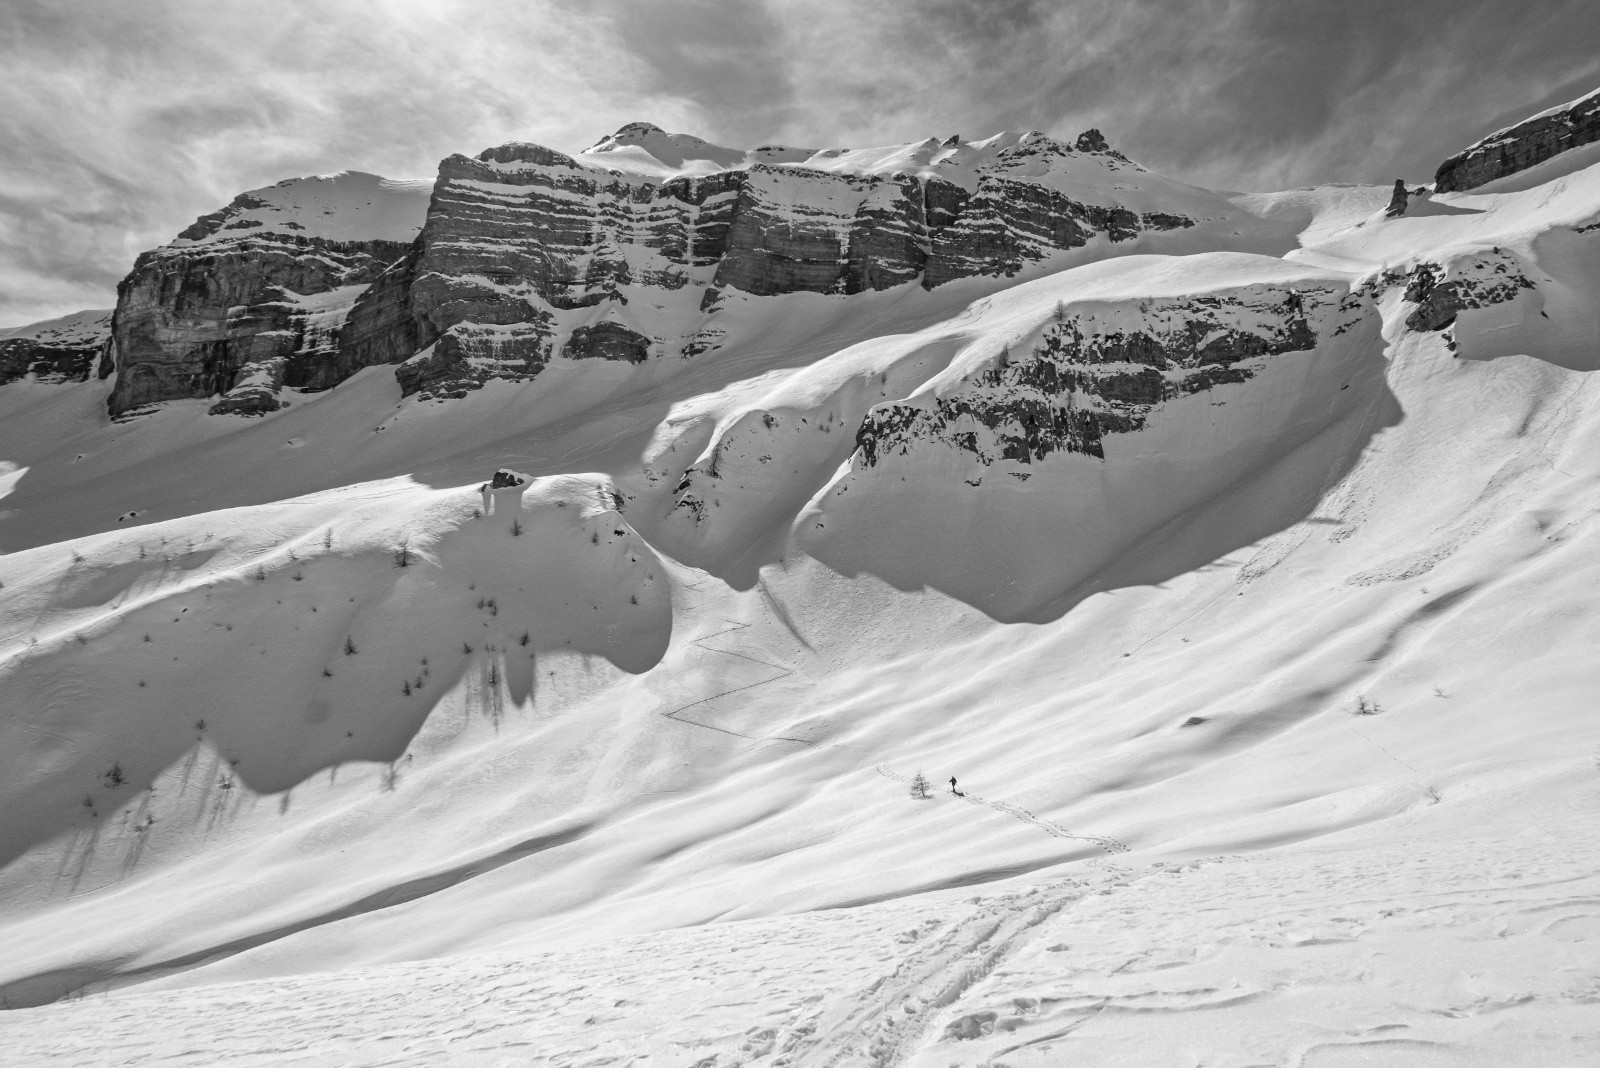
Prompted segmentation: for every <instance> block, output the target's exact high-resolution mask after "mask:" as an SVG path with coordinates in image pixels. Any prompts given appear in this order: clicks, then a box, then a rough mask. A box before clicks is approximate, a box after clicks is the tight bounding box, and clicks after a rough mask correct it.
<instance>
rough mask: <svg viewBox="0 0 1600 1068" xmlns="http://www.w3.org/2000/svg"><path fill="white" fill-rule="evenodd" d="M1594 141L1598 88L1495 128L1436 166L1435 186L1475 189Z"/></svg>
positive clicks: (1598, 124)
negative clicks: (1559, 105) (1567, 101)
mask: <svg viewBox="0 0 1600 1068" xmlns="http://www.w3.org/2000/svg"><path fill="white" fill-rule="evenodd" d="M1595 141H1600V89H1597V90H1596V91H1594V92H1592V93H1590V94H1588V95H1587V96H1584V97H1580V98H1579V99H1577V100H1574V101H1573V102H1572V103H1570V104H1564V105H1562V106H1561V107H1557V108H1551V109H1550V110H1548V111H1543V112H1540V113H1539V114H1538V115H1535V116H1533V117H1532V118H1529V119H1524V120H1523V121H1522V122H1519V123H1517V124H1516V125H1515V126H1508V127H1506V128H1505V129H1503V130H1497V131H1495V132H1494V133H1492V134H1490V135H1489V136H1488V137H1485V138H1484V139H1483V140H1481V141H1479V142H1478V143H1477V144H1475V145H1473V146H1472V147H1471V148H1468V149H1467V150H1466V151H1464V152H1458V153H1456V154H1455V155H1454V156H1451V157H1450V158H1449V159H1447V160H1445V161H1444V162H1443V163H1442V164H1440V165H1439V171H1438V173H1437V174H1436V175H1435V177H1434V188H1435V189H1436V190H1437V191H1438V192H1441V193H1454V192H1460V191H1462V190H1466V189H1474V188H1476V187H1478V186H1480V185H1483V184H1484V183H1485V182H1492V181H1494V180H1495V179H1496V178H1504V177H1505V176H1506V175H1508V174H1515V173H1517V172H1518V171H1524V170H1527V169H1528V168H1529V167H1532V166H1535V165H1537V164H1540V163H1543V162H1544V161H1545V160H1547V159H1550V158H1551V157H1553V156H1556V155H1559V154H1560V153H1562V152H1565V151H1567V150H1568V149H1572V148H1578V147H1580V146H1582V145H1587V144H1591V143H1593V142H1595Z"/></svg>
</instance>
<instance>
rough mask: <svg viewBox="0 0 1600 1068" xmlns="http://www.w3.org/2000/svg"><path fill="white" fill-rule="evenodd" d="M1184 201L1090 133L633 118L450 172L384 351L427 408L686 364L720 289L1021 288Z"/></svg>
mask: <svg viewBox="0 0 1600 1068" xmlns="http://www.w3.org/2000/svg"><path fill="white" fill-rule="evenodd" d="M686 172H687V173H686ZM1116 189H1127V190H1129V191H1130V195H1131V198H1132V199H1134V200H1136V201H1140V202H1142V203H1143V204H1144V206H1143V207H1142V208H1140V207H1129V206H1126V205H1124V204H1122V203H1120V202H1118V201H1117V200H1116V199H1115V197H1114V196H1111V195H1108V193H1109V191H1112V190H1116ZM1184 190H1187V187H1179V186H1177V185H1176V184H1175V183H1167V182H1166V181H1165V180H1164V179H1160V178H1159V177H1158V176H1152V175H1149V173H1148V172H1146V171H1144V170H1143V168H1140V167H1138V166H1137V165H1136V164H1134V163H1132V162H1130V161H1128V160H1127V159H1126V158H1125V157H1124V156H1122V155H1121V154H1120V153H1117V152H1116V151H1115V150H1113V149H1112V148H1111V147H1110V146H1109V145H1107V144H1106V143H1105V141H1104V139H1103V138H1102V137H1101V136H1100V135H1099V134H1098V133H1097V132H1095V131H1090V132H1089V133H1088V134H1085V135H1084V136H1083V137H1081V138H1079V139H1078V141H1077V143H1076V144H1075V145H1067V144H1064V143H1062V142H1058V141H1054V140H1052V139H1050V138H1048V137H1045V136H1044V135H1042V134H1024V135H1021V136H1017V135H1001V136H999V137H996V138H991V139H990V140H989V141H986V142H978V143H977V144H971V145H969V144H962V143H960V141H959V139H955V138H952V139H949V140H947V141H943V142H941V141H936V140H932V139H930V140H929V141H927V142H923V143H921V144H917V145H901V146H892V147H891V148H889V149H882V150H863V151H856V152H852V151H849V150H826V151H820V152H819V151H813V150H810V149H791V148H781V147H773V146H767V147H764V148H759V149H755V150H753V151H751V152H747V153H745V152H738V151H736V150H731V149H721V148H718V147H716V146H712V145H707V144H706V143H705V142H702V141H699V140H698V139H695V138H688V137H684V136H683V135H672V134H666V133H663V132H662V131H661V130H659V129H657V128H655V127H653V126H649V125H647V124H633V125H631V126H628V127H624V128H623V129H622V130H620V131H618V133H617V134H615V135H613V136H612V137H610V138H607V139H605V140H604V141H602V142H601V143H600V144H599V145H596V146H594V147H593V148H591V149H589V150H587V151H585V152H583V153H580V154H578V155H577V156H568V155H564V154H562V153H559V152H554V151H552V150H550V149H547V148H543V147H541V146H538V145H528V144H508V145H502V146H500V147H498V148H493V149H489V150H487V151H485V152H483V153H481V154H479V155H478V156H477V157H476V158H469V157H466V156H452V157H450V158H449V159H446V160H445V161H444V162H443V164H442V165H441V167H440V173H439V182H438V185H437V187H436V189H435V193H434V201H433V206H432V208H431V210H430V212H429V216H428V221H427V225H426V226H425V227H424V228H423V233H422V237H421V244H420V250H419V255H418V259H417V262H416V265H415V269H414V280H413V281H412V283H411V285H410V287H409V292H408V296H409V300H410V303H411V313H412V319H413V321H414V323H415V324H416V329H415V336H414V337H412V336H408V335H407V334H405V333H404V332H403V331H398V332H396V333H395V334H394V335H393V345H392V349H391V355H392V358H394V359H404V358H406V357H407V356H409V355H410V352H409V351H408V349H407V346H408V345H411V344H413V343H415V344H416V345H418V346H421V347H423V348H424V349H425V351H424V352H423V353H422V354H420V355H419V356H417V357H416V358H415V359H414V360H412V361H411V362H409V363H407V364H406V365H405V366H403V367H402V368H401V369H400V371H399V372H398V373H399V376H400V379H401V382H402V385H403V387H404V388H405V391H406V392H407V393H411V392H423V393H426V394H428V395H432V396H440V395H460V394H461V393H463V392H465V391H466V390H468V389H471V388H475V387H476V386H478V385H481V384H482V383H483V382H484V381H487V380H488V379H490V378H493V377H503V378H526V377H530V376H532V375H535V374H537V373H538V372H539V370H540V369H541V368H542V367H543V366H544V365H545V364H546V363H547V362H548V361H549V360H550V359H551V358H552V357H554V356H557V355H559V356H561V357H563V358H571V359H585V358H591V357H601V358H613V359H614V358H617V353H619V352H622V351H624V350H625V351H626V352H627V354H628V355H627V356H626V358H627V359H629V360H632V361H635V362H637V361H641V360H643V359H646V358H649V357H650V356H660V355H668V354H671V355H694V354H696V353H697V352H699V351H702V350H703V349H704V347H705V346H706V344H707V341H706V327H707V320H706V318H705V317H706V316H709V315H711V314H714V313H715V311H716V310H717V308H718V307H719V302H720V301H721V300H722V299H723V298H724V297H725V296H726V295H729V294H734V293H740V294H749V295H753V296H776V295H781V294H788V293H798V292H810V293H827V294H839V295H849V294H854V293H860V292H865V291H872V290H883V289H889V288H892V287H895V286H901V285H907V284H913V283H919V284H921V285H923V286H924V287H927V288H932V287H935V286H938V285H942V284H944V283H947V282H951V281H954V280H957V279H961V278H969V277H975V276H987V277H1008V276H1011V275H1014V274H1015V273H1017V272H1018V271H1019V270H1021V269H1023V268H1024V267H1026V266H1028V265H1029V264H1032V263H1037V262H1040V261H1042V260H1044V259H1047V258H1048V257H1050V256H1052V255H1054V254H1056V253H1058V252H1061V251H1063V250H1067V249H1073V248H1079V247H1082V246H1083V245H1085V244H1087V243H1089V242H1090V241H1093V240H1096V239H1103V240H1108V241H1112V242H1118V241H1125V240H1128V239H1130V238H1133V237H1136V236H1138V235H1140V234H1142V233H1145V232H1149V231H1163V230H1172V229H1181V228H1184V227H1187V226H1191V225H1193V224H1194V220H1193V218H1192V217H1191V216H1190V215H1187V214H1184V212H1183V209H1185V208H1187V207H1189V203H1188V202H1186V201H1185V200H1184ZM1188 192H1189V193H1197V192H1198V191H1193V190H1188ZM1192 199H1193V198H1191V200H1192ZM1217 203H1218V204H1220V201H1218V202H1217ZM1207 206H1208V207H1214V206H1215V205H1210V204H1208V205H1207ZM1153 208H1161V209H1166V210H1152V209H1153ZM1219 210H1220V209H1219ZM647 292H648V293H651V294H652V295H651V297H650V299H649V300H641V299H640V297H641V295H642V294H644V293H647ZM395 299H396V300H398V299H399V294H398V293H396V294H395ZM624 336H626V337H627V339H628V340H627V341H626V342H625V343H620V344H621V347H620V348H619V347H618V345H619V342H618V339H620V338H622V337H624ZM602 337H604V338H607V339H610V340H609V341H607V342H606V343H605V344H601V345H597V344H596V339H599V338H602Z"/></svg>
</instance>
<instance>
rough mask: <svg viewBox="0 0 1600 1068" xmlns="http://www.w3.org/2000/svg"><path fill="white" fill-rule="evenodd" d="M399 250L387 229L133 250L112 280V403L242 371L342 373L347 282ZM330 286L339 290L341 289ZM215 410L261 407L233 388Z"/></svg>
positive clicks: (169, 395) (274, 384)
mask: <svg viewBox="0 0 1600 1068" xmlns="http://www.w3.org/2000/svg"><path fill="white" fill-rule="evenodd" d="M405 251H406V247H405V246H404V245H401V244H398V243H396V242H392V241H360V242H336V241H328V240H325V239H321V238H316V237H303V236H294V235H280V234H272V235H263V236H262V237H259V238H258V237H253V236H244V237H240V238H235V239H230V240H228V241H222V242H216V243H211V244H205V245H198V246H193V247H182V246H169V247H167V248H162V249H157V250H155V251H153V252H146V253H144V254H143V255H141V256H140V257H139V259H138V260H137V261H136V262H135V263H134V268H133V271H132V273H130V274H129V275H128V277H126V278H124V279H123V280H122V282H121V284H120V285H119V286H118V287H117V310H116V315H115V317H114V319H113V325H112V345H111V351H112V356H113V359H114V360H115V363H116V366H117V370H118V374H117V382H116V385H115V387H114V388H113V390H112V392H111V397H110V400H109V406H110V410H111V414H112V415H113V416H117V415H121V414H123V413H125V412H127V411H129V410H131V409H134V408H138V407H142V406H144V405H147V404H151V403H154V402H157V401H165V400H174V399H178V398H182V397H207V396H212V395H215V394H226V393H228V392H229V391H230V390H232V389H233V388H234V387H235V386H236V385H238V384H240V383H241V382H242V381H244V380H246V379H249V380H251V383H252V386H253V387H255V388H259V389H264V390H267V391H273V392H275V391H276V390H277V389H278V388H279V387H282V386H295V387H300V388H308V389H321V388H327V387H328V386H331V385H333V384H335V383H336V382H338V381H340V380H342V379H343V378H345V377H348V375H349V374H352V373H354V371H355V370H358V369H359V368H357V367H351V366H348V364H346V365H343V366H341V365H340V364H339V362H338V359H337V355H338V352H339V347H338V331H339V329H340V327H341V326H342V324H343V320H344V316H345V314H346V313H347V312H348V311H349V309H350V305H351V303H352V302H353V300H354V298H355V295H356V294H357V293H358V292H359V291H360V289H359V288H358V287H360V288H364V287H365V286H366V285H367V284H369V283H370V282H371V281H372V280H373V279H374V278H375V277H377V276H378V275H379V274H380V272H382V270H383V269H384V268H385V267H387V266H388V265H389V264H391V263H393V262H394V261H395V260H398V259H399V258H400V257H401V256H403V255H404V254H405ZM341 289H348V293H349V295H348V296H343V297H342V298H341V296H340V294H338V293H337V291H339V290H341ZM308 297H310V298H323V299H313V300H306V299H304V298H308ZM330 298H331V299H330ZM247 368H248V369H251V370H249V371H247ZM272 407H276V404H274V405H272ZM215 410H217V411H219V412H233V411H236V410H237V411H250V412H259V411H264V410H270V408H268V407H267V406H266V405H265V403H264V401H262V400H261V399H260V398H249V399H245V398H241V399H240V400H239V401H238V403H237V404H235V403H231V402H230V403H222V404H219V405H218V406H217V407H216V409H215Z"/></svg>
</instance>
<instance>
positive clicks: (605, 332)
mask: <svg viewBox="0 0 1600 1068" xmlns="http://www.w3.org/2000/svg"><path fill="white" fill-rule="evenodd" d="M561 355H563V356H565V357H567V358H568V359H573V360H583V359H593V358H599V359H602V360H626V361H628V362H629V363H643V362H644V361H645V360H648V359H649V358H650V339H649V338H647V337H645V336H644V335H643V334H640V333H637V332H636V331H633V330H629V329H628V328H627V327H625V326H620V325H618V324H617V323H596V324H595V325H593V326H580V327H578V328H577V329H576V330H574V331H573V332H572V336H571V337H569V338H568V339H567V343H566V345H564V346H562V349H561Z"/></svg>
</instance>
